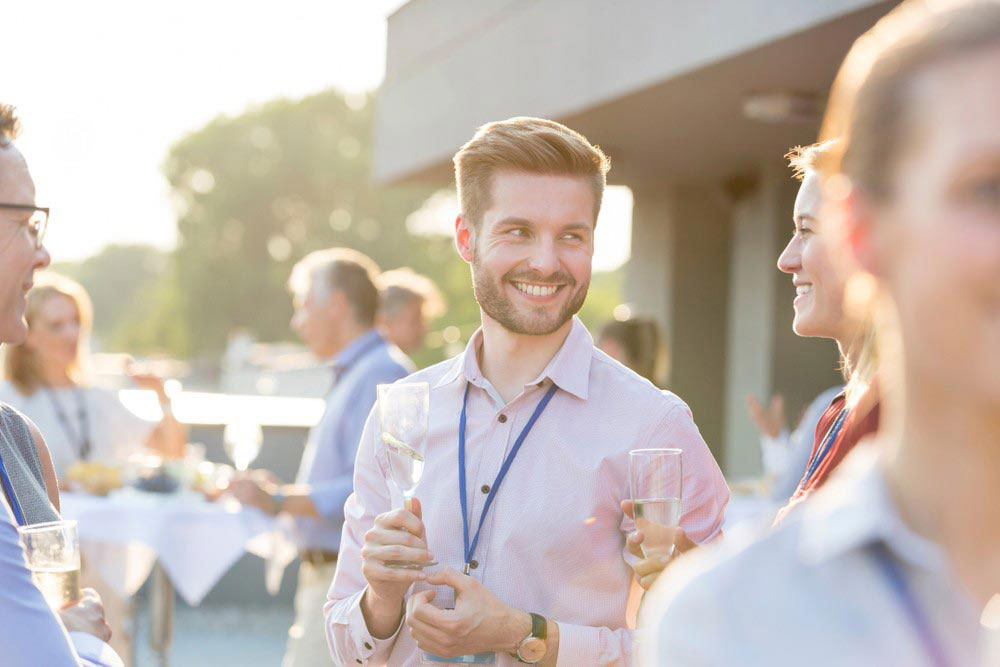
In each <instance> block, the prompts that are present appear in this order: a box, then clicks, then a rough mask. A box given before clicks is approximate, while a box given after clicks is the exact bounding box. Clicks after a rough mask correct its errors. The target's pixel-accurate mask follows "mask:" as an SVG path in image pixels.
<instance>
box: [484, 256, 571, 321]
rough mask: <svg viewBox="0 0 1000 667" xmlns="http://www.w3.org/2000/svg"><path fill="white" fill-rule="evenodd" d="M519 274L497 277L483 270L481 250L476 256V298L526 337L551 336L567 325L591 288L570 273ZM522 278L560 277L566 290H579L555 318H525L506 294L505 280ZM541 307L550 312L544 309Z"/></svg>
mask: <svg viewBox="0 0 1000 667" xmlns="http://www.w3.org/2000/svg"><path fill="white" fill-rule="evenodd" d="M518 273H521V275H517V274H515V273H514V272H508V273H507V274H505V275H504V276H503V277H502V278H500V279H499V280H496V279H494V278H493V275H492V274H491V273H489V272H488V271H486V270H485V269H483V267H482V265H481V264H480V263H479V256H478V253H477V254H475V255H473V258H472V287H473V291H474V292H475V294H476V301H478V302H479V307H480V308H482V309H483V312H484V313H486V314H487V315H489V316H490V317H491V318H493V319H494V320H496V321H497V322H499V323H500V326H502V327H503V328H504V329H506V330H507V331H510V332H511V333H515V334H522V335H526V336H547V335H549V334H551V333H554V332H556V331H558V330H559V329H560V328H561V327H562V326H563V325H564V324H566V322H567V321H569V319H570V318H572V317H573V316H574V315H576V314H577V313H578V312H580V308H582V307H583V302H584V301H586V299H587V290H588V289H589V288H590V281H589V280H588V281H587V282H586V283H584V284H582V285H579V286H577V282H576V280H575V279H574V278H573V277H572V276H571V275H569V274H567V273H558V274H553V276H547V277H544V278H543V277H531V278H528V277H527V276H526V275H524V274H523V273H522V272H518ZM521 277H523V278H524V280H525V281H527V282H549V281H550V279H551V278H553V277H558V279H559V282H563V283H565V285H564V286H563V287H562V289H567V290H572V289H574V288H576V291H575V292H574V293H572V294H571V296H570V298H569V300H568V301H566V304H565V305H564V306H563V308H562V310H561V311H560V312H559V314H558V316H557V317H556V318H555V319H554V320H553V321H545V319H538V318H532V317H530V316H529V317H525V316H523V315H520V314H519V313H518V311H517V308H516V307H515V306H514V304H513V303H512V302H511V300H510V299H509V298H507V297H506V296H505V295H504V293H503V286H504V284H505V283H508V282H511V281H512V280H514V279H516V278H521ZM515 289H516V288H515ZM539 310H540V311H541V312H546V311H545V310H543V309H539Z"/></svg>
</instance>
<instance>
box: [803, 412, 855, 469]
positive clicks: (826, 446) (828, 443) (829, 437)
mask: <svg viewBox="0 0 1000 667" xmlns="http://www.w3.org/2000/svg"><path fill="white" fill-rule="evenodd" d="M847 413H848V410H847V408H844V409H843V410H841V411H840V414H839V415H837V419H836V420H835V421H834V422H833V426H831V427H830V430H829V431H827V432H826V437H825V438H823V444H822V445H820V448H819V449H818V450H817V451H816V456H815V457H813V460H812V461H811V462H810V463H809V468H808V469H807V470H806V476H805V477H804V478H803V480H802V484H803V485H805V484H806V483H807V482H808V481H809V480H810V479H812V476H813V475H814V474H815V473H816V469H817V468H819V464H820V463H822V462H823V460H824V459H825V458H826V455H827V454H829V453H830V448H831V447H833V442H834V440H836V439H837V436H838V435H839V434H840V429H841V427H843V426H844V422H845V421H847Z"/></svg>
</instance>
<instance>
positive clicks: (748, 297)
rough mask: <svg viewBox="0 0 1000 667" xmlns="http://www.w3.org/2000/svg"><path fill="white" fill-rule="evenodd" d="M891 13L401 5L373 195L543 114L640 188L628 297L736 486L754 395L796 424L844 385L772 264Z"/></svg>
mask: <svg viewBox="0 0 1000 667" xmlns="http://www.w3.org/2000/svg"><path fill="white" fill-rule="evenodd" d="M896 4H897V2H895V1H889V2H886V1H874V0H712V2H705V1H703V0H670V1H660V0H621V1H618V2H606V1H605V0H478V1H477V2H462V1H461V0H411V1H410V2H409V3H407V4H405V5H403V6H402V7H401V8H400V9H399V10H397V11H396V12H395V13H394V14H393V15H392V16H391V17H390V18H389V24H388V25H389V28H388V43H387V63H386V79H385V83H384V85H383V89H382V91H381V94H380V97H379V100H378V107H377V115H376V134H375V166H374V169H375V177H376V178H377V179H379V180H381V181H383V182H408V181H417V180H422V181H433V182H438V183H441V184H442V185H443V184H446V183H448V182H449V181H450V180H451V179H452V172H451V162H450V160H451V156H452V155H453V153H454V151H455V150H456V149H457V147H458V146H460V145H461V144H462V143H463V142H465V141H466V140H467V139H468V138H469V137H470V136H471V135H472V133H473V131H474V130H475V128H476V127H478V126H479V125H481V124H483V123H486V122H489V121H492V120H498V119H503V118H508V117H511V116H519V115H530V116H542V117H547V118H553V119H555V120H559V121H561V122H564V123H566V124H567V125H569V126H570V127H572V128H574V129H576V130H579V131H580V132H582V133H583V134H585V135H586V136H587V137H588V138H589V139H590V140H591V141H593V142H595V143H597V144H599V145H600V146H601V147H602V148H604V150H605V151H606V152H607V153H608V154H609V155H610V157H611V159H612V170H611V174H610V175H609V180H610V182H611V183H614V184H620V185H627V186H629V187H630V188H631V189H632V192H633V196H634V209H633V221H632V256H631V259H630V261H629V264H628V265H627V267H626V275H627V280H626V290H627V294H626V297H627V300H628V301H629V302H631V303H632V304H633V305H634V306H635V307H636V308H635V309H636V310H637V311H638V312H640V313H643V314H649V315H653V316H655V317H657V318H658V319H659V321H660V322H661V324H662V325H663V326H664V329H665V332H666V338H667V340H668V344H669V351H670V357H671V372H670V377H669V385H670V389H671V390H673V391H675V392H676V393H677V394H679V395H680V396H681V397H682V398H684V399H685V400H686V401H687V402H688V403H689V404H690V405H691V408H692V410H693V411H694V415H695V419H696V421H697V422H698V424H699V426H700V428H701V429H702V432H703V435H704V437H705V439H706V441H707V442H708V443H709V445H710V446H711V447H712V449H713V451H714V452H715V454H716V457H717V458H718V460H719V461H720V463H721V464H722V466H723V468H724V470H725V472H726V473H727V475H729V476H731V477H732V476H735V477H739V476H746V475H753V474H756V473H758V472H759V471H760V454H759V448H758V446H757V436H756V433H755V431H754V429H753V427H752V425H751V423H750V421H749V419H748V418H747V416H746V409H745V399H746V395H747V394H749V393H754V394H757V395H758V396H767V395H770V394H771V393H772V392H780V393H782V394H783V395H784V396H785V397H786V404H787V406H788V412H789V415H790V416H791V417H792V419H795V418H797V416H798V414H799V412H800V411H801V409H802V408H804V406H805V405H806V404H807V403H808V402H809V401H810V400H812V398H814V397H815V396H816V395H817V394H818V393H819V392H820V391H822V390H823V389H825V388H827V387H829V386H832V385H834V384H837V383H838V382H839V381H840V378H839V374H838V372H837V369H836V366H837V359H836V348H835V346H834V345H833V343H831V342H829V341H817V340H802V339H798V338H797V337H795V336H794V334H793V333H792V331H791V320H792V309H791V302H792V299H793V298H794V289H793V287H792V285H791V281H790V280H789V279H788V278H787V277H786V276H783V275H782V274H780V273H778V271H777V269H776V268H775V260H776V258H777V256H778V254H779V252H780V250H781V248H782V247H783V246H784V244H785V242H786V240H787V238H788V237H789V235H790V233H791V211H792V204H793V202H794V198H795V193H796V190H797V183H796V182H794V181H793V180H791V178H790V173H789V171H788V169H787V168H786V166H785V163H784V160H783V159H782V155H783V154H784V153H785V152H786V151H787V150H788V149H789V147H791V146H794V145H797V144H807V143H810V142H812V141H814V140H815V137H816V132H817V130H818V124H819V117H820V114H821V111H822V103H823V98H824V95H825V93H826V91H827V90H828V89H829V86H830V83H831V82H832V80H833V76H834V74H835V73H836V69H837V67H838V65H839V63H840V61H841V59H842V58H843V56H844V55H845V54H846V52H847V50H848V48H849V47H850V45H851V43H852V42H853V40H854V39H856V38H857V37H858V36H859V35H860V34H861V33H863V32H864V31H865V30H866V29H868V28H869V27H870V26H871V25H873V24H874V23H875V22H876V21H877V20H878V19H879V18H880V17H881V16H882V15H884V14H885V13H886V12H888V11H889V10H890V9H891V8H892V7H893V6H895V5H896Z"/></svg>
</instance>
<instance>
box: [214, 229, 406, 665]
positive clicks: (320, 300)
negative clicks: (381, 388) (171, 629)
mask: <svg viewBox="0 0 1000 667" xmlns="http://www.w3.org/2000/svg"><path fill="white" fill-rule="evenodd" d="M378 276H379V269H378V266H376V265H375V262H373V261H372V260H371V259H369V258H368V257H366V256H365V255H363V254H361V253H360V252H357V251H354V250H350V249H348V248H333V249H329V250H320V251H317V252H314V253H311V254H310V255H307V256H306V257H305V258H304V259H302V260H301V261H300V262H299V263H298V264H296V265H295V267H294V268H293V269H292V274H291V277H290V279H289V283H288V284H289V288H290V289H291V291H292V294H293V298H294V303H295V314H294V315H293V316H292V322H291V326H292V329H294V330H295V332H296V333H298V334H299V336H300V337H301V338H302V340H303V341H304V342H305V344H306V345H307V346H308V347H309V349H310V351H311V352H312V353H313V354H314V355H315V356H316V357H317V358H318V359H322V360H324V361H325V362H326V363H327V364H328V365H329V367H330V373H331V376H332V377H331V381H332V388H331V389H330V391H329V393H328V394H327V396H326V410H325V412H324V413H323V416H322V418H321V419H320V421H319V423H318V424H317V425H316V426H315V427H314V428H313V429H312V430H311V431H310V432H309V437H308V440H307V441H306V447H305V450H304V451H303V453H302V463H301V465H300V467H299V473H298V475H297V477H296V480H295V483H294V484H280V483H278V481H277V478H276V477H275V476H274V475H273V474H272V473H269V472H267V471H254V472H253V473H251V474H250V475H248V476H247V477H245V478H243V479H237V480H234V481H233V482H232V484H231V485H230V491H231V492H232V493H233V495H234V496H236V498H237V499H238V500H240V502H242V503H243V504H245V505H251V506H254V507H257V508H259V509H261V510H263V511H265V512H268V513H270V514H279V513H283V514H287V515H289V516H291V517H292V518H293V520H294V531H293V539H294V540H295V541H296V544H297V546H298V548H299V557H300V558H301V560H302V564H301V567H300V568H299V581H298V588H297V589H296V593H295V621H294V624H293V625H292V627H291V628H290V629H289V631H288V647H287V650H286V652H285V657H284V660H283V662H282V665H283V667H306V666H310V667H311V666H315V665H329V664H330V651H329V649H328V648H327V643H326V632H325V630H324V627H323V604H324V603H325V602H326V594H327V590H328V589H329V588H330V582H331V581H332V580H333V573H334V571H335V570H336V567H337V556H338V552H339V550H340V532H341V527H342V526H343V524H344V501H346V500H347V497H348V496H349V495H350V494H351V491H352V490H353V489H354V458H355V454H356V453H357V449H358V443H359V442H360V440H361V432H362V430H363V428H364V424H365V419H366V418H367V417H368V412H369V411H370V410H371V407H372V406H373V405H374V404H375V395H376V387H377V386H378V385H379V384H383V383H391V382H395V381H396V380H398V379H400V378H402V377H405V376H406V375H407V368H408V367H410V366H412V362H410V361H409V359H407V358H406V357H405V355H403V353H402V352H400V350H399V349H398V348H397V347H396V346H395V345H393V344H391V343H389V342H387V341H386V340H385V338H383V336H382V334H380V333H379V332H378V330H376V328H375V317H376V313H377V312H378V305H379V294H378V289H377V287H376V283H377V281H378Z"/></svg>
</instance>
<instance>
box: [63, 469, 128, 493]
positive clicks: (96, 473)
mask: <svg viewBox="0 0 1000 667" xmlns="http://www.w3.org/2000/svg"><path fill="white" fill-rule="evenodd" d="M66 478H67V479H68V480H69V483H70V488H72V489H74V490H80V491H83V492H84V493H89V494H90V495H92V496H106V495H108V494H109V493H111V492H112V491H114V490H115V489H120V488H121V487H122V485H123V482H122V469H121V468H120V467H119V466H113V465H107V464H105V463H97V462H94V461H80V462H78V463H74V464H73V465H71V466H70V467H69V469H68V470H67V471H66Z"/></svg>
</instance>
